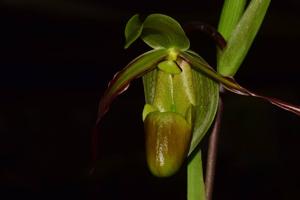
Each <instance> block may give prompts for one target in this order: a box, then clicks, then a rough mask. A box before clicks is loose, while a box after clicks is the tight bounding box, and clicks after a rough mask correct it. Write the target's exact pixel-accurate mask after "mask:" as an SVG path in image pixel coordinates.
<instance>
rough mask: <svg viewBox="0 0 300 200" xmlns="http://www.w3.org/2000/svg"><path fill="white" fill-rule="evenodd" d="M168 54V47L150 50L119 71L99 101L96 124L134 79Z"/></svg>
mask: <svg viewBox="0 0 300 200" xmlns="http://www.w3.org/2000/svg"><path fill="white" fill-rule="evenodd" d="M167 54H168V52H167V50H166V49H158V50H152V51H148V52H146V53H144V54H142V55H141V56H139V57H137V58H135V59H134V60H133V61H131V62H130V63H129V64H128V65H127V66H126V67H125V68H123V69H122V70H121V71H119V72H117V73H116V74H115V75H114V77H113V79H112V80H111V81H110V82H109V84H108V87H107V89H106V91H105V92H104V95H103V96H102V98H101V100H100V102H99V108H98V116H97V121H96V124H97V125H98V124H99V122H100V120H101V119H102V117H103V116H104V115H105V113H106V112H107V111H108V109H109V106H110V104H111V102H112V101H113V100H114V98H116V97H117V96H118V95H119V94H121V93H123V92H124V91H126V90H127V88H128V87H129V84H130V82H131V81H132V80H134V79H136V78H139V77H141V76H143V75H144V74H145V73H147V72H148V71H151V70H153V69H154V68H155V67H156V65H157V64H158V63H159V62H160V61H162V60H163V59H164V58H165V57H166V56H167Z"/></svg>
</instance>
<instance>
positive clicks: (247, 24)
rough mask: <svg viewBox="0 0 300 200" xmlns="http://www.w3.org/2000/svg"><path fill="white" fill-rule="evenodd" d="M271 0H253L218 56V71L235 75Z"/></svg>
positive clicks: (226, 74) (227, 74)
mask: <svg viewBox="0 0 300 200" xmlns="http://www.w3.org/2000/svg"><path fill="white" fill-rule="evenodd" d="M269 4H270V0H252V1H251V2H250V4H249V5H248V7H247V9H246V11H245V13H244V14H243V16H242V17H241V19H240V21H239V22H238V24H237V25H236V27H235V29H234V30H233V31H232V33H231V35H230V37H229V39H228V42H227V47H226V48H225V49H224V50H223V51H222V52H221V53H220V54H219V56H218V72H219V73H220V74H222V75H225V76H234V75H235V73H236V72H237V70H238V69H239V67H240V65H241V63H242V61H243V60H244V58H245V56H246V54H247V52H248V50H249V48H250V46H251V44H252V42H253V40H254V38H255V36H256V34H257V32H258V30H259V27H260V25H261V23H262V21H263V19H264V16H265V14H266V12H267V9H268V6H269Z"/></svg>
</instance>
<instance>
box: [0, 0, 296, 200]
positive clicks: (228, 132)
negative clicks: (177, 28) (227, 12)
mask: <svg viewBox="0 0 300 200" xmlns="http://www.w3.org/2000/svg"><path fill="white" fill-rule="evenodd" d="M222 3H223V1H217V0H213V1H211V0H210V1H209V0H205V1H204V0H202V1H201V0H198V1H192V0H185V1H159V0H151V1H121V2H118V1H113V0H111V1H107V0H105V1H97V0H85V1H84V0H69V1H67V0H60V1H59V0H27V1H22V0H2V1H1V3H0V26H1V28H0V52H1V54H0V66H1V73H0V91H1V93H0V198H1V199H17V198H18V199H19V198H37V199H146V200H147V199H173V200H175V199H178V200H182V199H186V183H185V175H186V174H185V168H183V169H182V170H181V171H180V172H179V173H178V174H177V175H175V176H174V177H172V178H167V179H158V178H155V177H152V176H151V175H150V173H149V172H148V169H147V166H146V164H145V156H144V136H143V123H142V120H141V111H142V108H143V104H144V100H143V98H144V97H143V91H142V85H141V81H140V80H137V81H135V82H134V83H133V84H132V85H131V87H130V88H129V90H128V91H127V92H126V93H124V94H123V95H121V96H120V97H119V98H118V99H117V100H116V101H115V102H114V103H113V106H112V108H111V110H110V112H109V113H108V114H107V116H106V117H105V119H104V120H103V125H102V127H101V130H100V131H101V132H100V134H99V159H98V162H97V168H96V172H95V174H94V175H93V176H88V169H89V167H90V164H91V145H90V138H91V129H92V127H93V125H94V121H95V118H96V111H97V103H98V101H99V99H100V97H101V95H102V94H103V91H104V90H105V88H106V85H107V82H108V81H109V80H110V79H111V78H112V76H113V74H114V73H115V72H116V71H118V70H120V69H121V68H122V67H124V66H125V65H126V64H127V63H128V62H129V61H130V60H131V59H133V58H134V57H135V56H137V55H139V54H140V53H142V52H145V51H146V50H148V47H146V46H145V45H144V44H142V43H141V42H137V43H136V44H134V45H133V46H132V47H131V48H129V49H128V50H126V51H125V50H124V49H123V44H124V36H123V29H124V26H125V24H126V22H127V20H128V19H129V18H130V17H131V16H132V15H133V14H135V13H141V14H144V15H147V14H150V13H153V12H158V13H164V14H168V15H170V16H172V17H174V18H175V19H177V20H178V21H179V22H181V23H185V22H188V21H192V20H199V21H203V22H206V23H209V24H211V25H214V26H216V25H217V21H218V17H219V13H220V10H221V8H222ZM299 8H300V3H299V1H297V0H286V1H273V2H272V3H271V6H270V8H269V12H268V13H267V16H266V18H265V20H264V23H263V26H262V28H261V30H260V32H259V33H258V36H257V38H256V40H255V42H254V45H253V46H252V48H251V50H250V52H249V54H248V56H247V57H246V60H245V61H244V63H243V65H242V67H241V68H240V70H239V72H238V73H237V75H236V79H237V80H238V82H239V83H240V84H241V85H243V86H245V87H246V88H249V89H252V90H253V91H256V92H258V93H261V94H265V95H269V96H273V97H277V98H281V99H283V100H285V101H288V102H291V103H294V104H300V93H299V87H300V80H299V74H300V64H299V62H298V60H299V59H298V58H299V46H300V20H299V19H300V14H299V13H300V10H299ZM190 39H191V43H192V46H191V48H192V49H193V50H195V51H197V52H199V53H200V54H201V55H202V56H203V57H204V58H205V59H206V60H207V61H208V62H209V63H211V64H212V65H214V63H215V47H214V44H213V42H212V41H211V40H210V39H208V38H207V37H206V36H204V35H202V34H199V33H194V34H191V35H190ZM224 102H225V110H224V118H223V123H222V130H221V136H220V137H221V138H220V142H219V155H218V162H217V171H216V182H215V190H214V199H216V200H217V199H232V200H234V199H274V200H276V199H299V198H300V195H299V178H300V173H299V168H300V157H299V150H300V149H299V146H300V145H299V144H300V133H299V132H300V119H299V118H298V117H297V116H296V115H294V114H291V113H288V112H286V111H283V110H280V109H278V108H276V107H274V106H272V105H270V104H268V103H266V102H262V101H260V100H257V99H252V98H247V97H240V96H237V95H233V94H226V95H225V98H224ZM206 142H207V138H205V140H204V142H203V147H204V149H205V148H206Z"/></svg>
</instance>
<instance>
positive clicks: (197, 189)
mask: <svg viewBox="0 0 300 200" xmlns="http://www.w3.org/2000/svg"><path fill="white" fill-rule="evenodd" d="M187 193H188V197H187V199H188V200H205V199H206V197H205V185H204V181H203V169H202V158H201V150H199V151H198V152H196V153H195V154H194V155H192V157H191V160H190V161H189V163H188V174H187Z"/></svg>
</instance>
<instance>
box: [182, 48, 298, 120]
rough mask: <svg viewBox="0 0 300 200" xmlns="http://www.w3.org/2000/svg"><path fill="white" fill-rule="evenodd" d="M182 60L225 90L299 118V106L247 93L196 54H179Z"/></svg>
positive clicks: (230, 78) (250, 92)
mask: <svg viewBox="0 0 300 200" xmlns="http://www.w3.org/2000/svg"><path fill="white" fill-rule="evenodd" d="M179 56H180V57H181V58H182V59H184V60H186V61H187V62H188V63H190V64H191V66H192V67H193V68H194V69H195V70H197V71H199V72H200V73H204V74H206V75H207V76H208V77H210V78H212V79H214V80H215V81H217V82H219V83H221V84H222V85H223V86H224V88H225V89H227V90H229V91H231V92H233V93H236V94H239V95H245V96H252V97H257V98H260V99H263V100H266V101H268V102H270V103H272V104H273V105H275V106H278V107H280V108H282V109H284V110H287V111H289V112H292V113H295V114H296V115H298V116H300V106H298V105H293V104H290V103H287V102H284V101H282V100H279V99H276V98H273V97H267V96H263V95H259V94H256V93H254V92H252V91H249V90H248V89H246V88H244V87H242V86H240V85H239V84H238V83H237V82H236V81H235V80H234V79H233V78H232V77H226V76H222V75H221V74H219V73H217V72H216V71H215V70H214V69H213V68H212V67H210V66H209V65H208V64H207V63H206V62H205V61H204V60H203V58H201V57H200V56H198V55H196V54H194V53H193V54H192V53H189V52H181V54H180V55H179Z"/></svg>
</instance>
